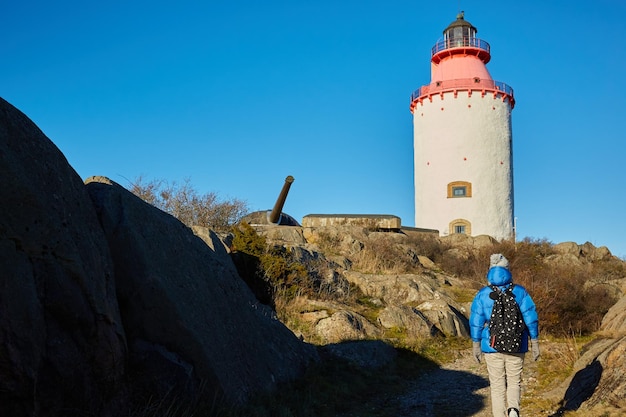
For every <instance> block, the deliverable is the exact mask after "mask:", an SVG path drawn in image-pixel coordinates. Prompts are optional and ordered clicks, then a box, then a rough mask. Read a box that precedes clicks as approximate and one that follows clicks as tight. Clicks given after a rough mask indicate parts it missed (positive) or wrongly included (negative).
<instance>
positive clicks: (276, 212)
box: [268, 175, 294, 224]
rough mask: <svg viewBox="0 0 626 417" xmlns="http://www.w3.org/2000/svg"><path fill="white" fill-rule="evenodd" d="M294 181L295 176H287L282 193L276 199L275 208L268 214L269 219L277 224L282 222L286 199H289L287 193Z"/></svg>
mask: <svg viewBox="0 0 626 417" xmlns="http://www.w3.org/2000/svg"><path fill="white" fill-rule="evenodd" d="M293 182H294V178H293V177H292V176H291V175H289V176H287V178H285V184H283V189H282V190H280V194H279V195H278V199H276V204H274V208H273V209H272V211H271V213H270V214H269V216H268V220H269V222H270V223H273V224H277V223H279V222H280V215H281V213H282V211H283V206H284V205H285V200H287V194H288V193H289V188H290V187H291V184H292V183H293Z"/></svg>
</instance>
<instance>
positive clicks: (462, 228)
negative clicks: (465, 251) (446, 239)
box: [450, 219, 472, 236]
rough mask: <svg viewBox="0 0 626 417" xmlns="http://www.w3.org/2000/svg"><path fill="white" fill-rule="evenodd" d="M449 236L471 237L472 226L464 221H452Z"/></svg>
mask: <svg viewBox="0 0 626 417" xmlns="http://www.w3.org/2000/svg"><path fill="white" fill-rule="evenodd" d="M450 234H451V235H453V234H458V235H468V236H471V234H472V224H471V223H470V222H468V221H467V220H465V219H456V220H452V221H451V222H450Z"/></svg>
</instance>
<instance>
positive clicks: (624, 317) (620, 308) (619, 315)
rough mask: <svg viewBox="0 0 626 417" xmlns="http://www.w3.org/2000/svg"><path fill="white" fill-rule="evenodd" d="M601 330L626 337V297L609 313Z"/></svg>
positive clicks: (603, 321) (605, 316) (603, 320)
mask: <svg viewBox="0 0 626 417" xmlns="http://www.w3.org/2000/svg"><path fill="white" fill-rule="evenodd" d="M600 329H601V330H602V331H604V332H608V333H610V334H618V335H626V296H624V297H622V298H620V299H619V301H618V302H617V303H615V304H614V305H613V307H611V308H610V309H609V311H607V313H606V314H605V315H604V318H603V319H602V325H601V326H600Z"/></svg>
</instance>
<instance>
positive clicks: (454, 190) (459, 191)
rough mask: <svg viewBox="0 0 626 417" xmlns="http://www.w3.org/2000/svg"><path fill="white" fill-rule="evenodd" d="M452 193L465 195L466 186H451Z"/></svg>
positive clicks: (460, 195)
mask: <svg viewBox="0 0 626 417" xmlns="http://www.w3.org/2000/svg"><path fill="white" fill-rule="evenodd" d="M452 195H453V196H455V197H465V196H466V195H467V188H466V187H452Z"/></svg>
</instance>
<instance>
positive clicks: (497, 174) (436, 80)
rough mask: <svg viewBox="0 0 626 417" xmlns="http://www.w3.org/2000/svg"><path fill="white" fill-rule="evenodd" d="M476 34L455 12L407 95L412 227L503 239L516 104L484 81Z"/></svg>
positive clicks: (507, 92)
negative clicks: (423, 76) (423, 79)
mask: <svg viewBox="0 0 626 417" xmlns="http://www.w3.org/2000/svg"><path fill="white" fill-rule="evenodd" d="M476 32H477V31H476V28H475V27H474V26H472V25H471V24H470V23H469V22H468V21H466V20H465V19H464V15H463V12H461V13H460V14H459V15H458V16H457V19H456V20H455V21H454V22H452V23H451V24H450V25H449V26H448V27H447V28H446V29H445V30H444V31H443V40H441V41H439V42H437V44H436V45H435V46H434V47H433V48H432V56H431V82H430V84H428V85H425V86H422V87H420V88H419V89H417V90H416V91H415V92H414V93H413V95H412V96H411V113H413V129H414V149H415V226H417V227H426V228H432V229H437V230H439V233H440V235H449V234H454V233H462V234H467V235H474V236H476V235H481V234H485V235H489V236H492V237H494V238H496V239H498V240H502V239H510V238H513V237H514V234H513V233H514V229H513V154H512V135H511V110H512V109H513V107H514V105H515V100H514V98H513V89H512V88H511V87H509V86H508V85H506V84H504V83H501V82H498V81H494V80H493V79H492V78H491V75H490V74H489V71H488V70H487V67H486V66H485V65H486V64H487V63H488V62H489V60H490V59H491V53H490V47H489V44H488V43H487V42H485V41H484V40H481V39H478V38H477V37H476Z"/></svg>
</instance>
